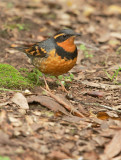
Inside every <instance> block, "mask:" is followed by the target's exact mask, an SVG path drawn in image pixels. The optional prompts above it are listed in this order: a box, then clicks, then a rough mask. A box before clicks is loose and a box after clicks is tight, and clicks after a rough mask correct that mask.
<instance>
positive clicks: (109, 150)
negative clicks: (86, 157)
mask: <svg viewBox="0 0 121 160" xmlns="http://www.w3.org/2000/svg"><path fill="white" fill-rule="evenodd" d="M120 152H121V130H119V131H117V132H116V133H115V135H114V137H113V139H112V140H111V141H110V143H108V145H107V146H106V148H105V150H104V153H105V154H106V155H107V157H109V158H113V157H114V156H116V155H117V154H118V153H120Z"/></svg>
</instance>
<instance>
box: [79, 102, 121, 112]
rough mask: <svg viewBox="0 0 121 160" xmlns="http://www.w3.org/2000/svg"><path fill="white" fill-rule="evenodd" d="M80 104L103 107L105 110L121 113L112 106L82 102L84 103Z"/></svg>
mask: <svg viewBox="0 0 121 160" xmlns="http://www.w3.org/2000/svg"><path fill="white" fill-rule="evenodd" d="M80 103H82V104H84V105H91V106H98V107H103V108H105V109H109V110H112V111H115V112H119V113H121V110H117V109H114V108H112V107H110V106H106V105H103V104H99V103H86V102H82V101H80Z"/></svg>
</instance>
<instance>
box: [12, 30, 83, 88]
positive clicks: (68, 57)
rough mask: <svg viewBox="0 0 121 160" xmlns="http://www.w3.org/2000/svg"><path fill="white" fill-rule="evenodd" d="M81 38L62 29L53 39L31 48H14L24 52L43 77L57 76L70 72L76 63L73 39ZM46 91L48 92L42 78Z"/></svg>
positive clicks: (38, 43) (35, 44)
mask: <svg viewBox="0 0 121 160" xmlns="http://www.w3.org/2000/svg"><path fill="white" fill-rule="evenodd" d="M77 36H81V34H80V33H76V32H75V31H73V30H72V29H62V30H60V31H58V32H57V33H56V34H55V35H54V36H53V37H50V38H48V39H46V40H43V41H41V42H36V43H34V44H32V45H31V46H24V47H23V46H22V47H14V48H15V49H17V50H19V51H22V52H24V53H25V54H26V55H27V56H28V57H29V58H30V59H31V63H32V64H33V65H34V66H35V68H37V69H38V70H39V71H41V72H42V73H44V74H45V75H46V74H47V75H52V76H56V77H57V76H59V75H62V74H64V73H67V72H68V71H69V70H71V69H72V68H73V67H74V66H75V64H76V61H77V55H78V51H77V47H76V45H75V43H74V40H75V37H77ZM44 81H45V86H46V89H47V90H49V91H50V89H49V86H48V84H47V81H46V79H45V76H44Z"/></svg>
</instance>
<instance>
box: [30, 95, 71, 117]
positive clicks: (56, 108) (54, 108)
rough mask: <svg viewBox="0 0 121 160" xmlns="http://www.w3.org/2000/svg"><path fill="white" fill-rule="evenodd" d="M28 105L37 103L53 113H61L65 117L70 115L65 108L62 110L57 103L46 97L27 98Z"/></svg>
mask: <svg viewBox="0 0 121 160" xmlns="http://www.w3.org/2000/svg"><path fill="white" fill-rule="evenodd" d="M27 100H28V103H33V102H38V103H40V104H41V105H42V106H45V107H47V108H49V109H50V110H52V111H55V112H58V111H60V112H62V113H64V114H65V115H70V114H69V113H68V112H67V111H66V109H65V108H63V107H62V106H61V105H60V104H59V103H57V102H55V101H54V100H53V99H52V98H50V97H47V96H35V95H33V96H31V97H29V98H27Z"/></svg>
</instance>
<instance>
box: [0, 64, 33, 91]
mask: <svg viewBox="0 0 121 160" xmlns="http://www.w3.org/2000/svg"><path fill="white" fill-rule="evenodd" d="M0 87H4V88H17V89H18V88H19V89H22V88H27V87H29V88H30V87H33V83H32V82H31V80H29V79H28V78H26V77H23V76H22V75H21V73H20V72H19V71H18V70H17V69H15V68H14V67H13V66H11V65H9V64H0Z"/></svg>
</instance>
